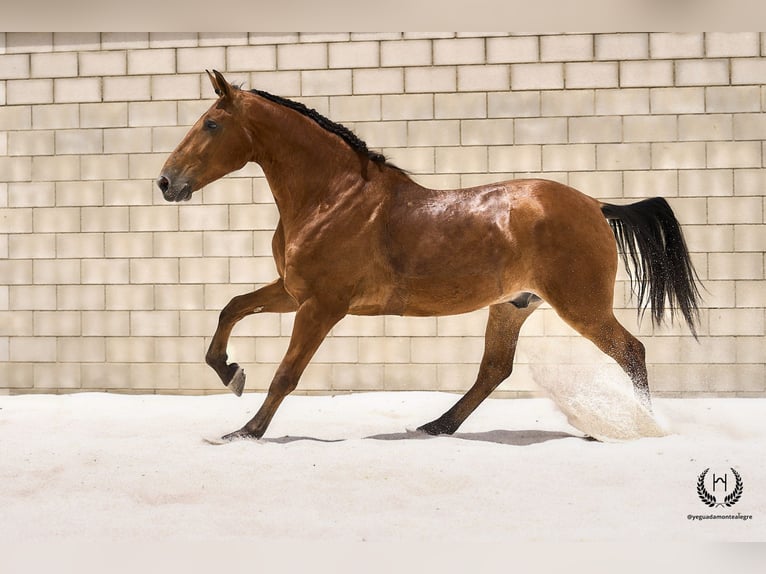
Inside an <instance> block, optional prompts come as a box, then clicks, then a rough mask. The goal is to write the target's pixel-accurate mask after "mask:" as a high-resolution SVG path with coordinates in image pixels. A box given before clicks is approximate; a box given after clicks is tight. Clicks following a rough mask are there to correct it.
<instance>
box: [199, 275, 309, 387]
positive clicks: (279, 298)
mask: <svg viewBox="0 0 766 574" xmlns="http://www.w3.org/2000/svg"><path fill="white" fill-rule="evenodd" d="M297 308H298V306H297V305H296V303H295V300H294V299H293V298H292V297H290V295H288V294H287V292H286V291H285V288H284V285H283V283H282V280H281V279H278V280H276V281H274V282H273V283H270V284H269V285H266V286H265V287H262V288H260V289H258V290H257V291H253V292H252V293H247V294H245V295H238V296H236V297H234V298H233V299H232V300H231V301H229V303H228V305H226V307H224V308H223V311H221V314H220V316H219V318H218V328H217V329H216V331H215V335H213V340H212V341H210V347H209V348H208V351H207V355H206V356H205V360H206V361H207V364H208V365H210V366H211V367H212V368H213V370H215V372H216V373H218V376H219V377H220V378H221V381H222V382H223V384H224V385H226V386H227V387H229V389H231V391H232V392H233V393H234V394H236V395H237V396H239V395H241V394H242V389H243V388H244V386H245V372H244V371H243V370H242V368H241V367H240V366H239V365H238V364H237V363H232V364H228V363H227V360H228V355H227V354H226V345H227V344H228V342H229V335H231V330H232V329H233V328H234V325H235V324H236V323H237V322H238V321H239V320H240V319H243V318H244V317H247V316H248V315H252V314H254V313H288V312H290V311H295V310H296V309H297Z"/></svg>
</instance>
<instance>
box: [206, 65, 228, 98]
mask: <svg viewBox="0 0 766 574" xmlns="http://www.w3.org/2000/svg"><path fill="white" fill-rule="evenodd" d="M205 72H207V76H208V78H210V83H211V84H213V89H214V90H215V93H216V95H218V96H221V97H224V98H225V97H229V96H230V95H231V86H230V85H229V82H227V81H226V78H224V77H223V74H221V72H219V71H218V70H213V73H212V74H211V73H210V70H205Z"/></svg>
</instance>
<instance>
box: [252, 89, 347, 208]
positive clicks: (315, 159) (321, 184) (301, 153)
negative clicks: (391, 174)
mask: <svg viewBox="0 0 766 574" xmlns="http://www.w3.org/2000/svg"><path fill="white" fill-rule="evenodd" d="M253 106H254V109H252V110H251V113H250V114H249V116H250V117H251V118H252V120H251V122H252V125H251V133H252V134H253V137H252V139H253V146H254V152H255V153H254V158H255V160H256V161H257V162H258V164H259V165H260V166H261V168H262V169H263V172H264V174H265V175H266V179H267V181H268V182H269V187H270V188H271V191H272V193H273V194H274V199H275V200H276V203H277V206H278V207H279V210H280V215H281V216H282V219H283V220H284V221H285V222H288V221H289V220H290V219H293V218H295V217H298V216H299V215H300V214H301V213H302V212H306V211H307V210H310V209H312V208H313V207H314V206H316V205H318V204H321V203H327V202H332V200H333V195H334V194H336V193H340V192H342V191H343V190H344V189H347V188H348V187H349V186H353V185H354V183H355V182H354V181H353V180H354V179H355V178H358V179H359V180H361V173H360V169H359V158H358V155H357V153H356V152H355V151H353V150H352V149H351V148H350V147H349V146H348V145H346V144H345V142H343V141H340V139H339V138H338V137H337V136H335V135H333V134H331V133H329V132H327V131H326V130H324V129H323V128H322V127H320V126H319V125H317V124H316V123H315V122H314V121H313V120H311V119H310V118H307V117H304V116H302V115H300V114H298V113H296V112H294V111H292V110H289V109H286V108H284V107H283V106H280V105H279V104H276V103H273V102H268V101H264V100H263V99H261V98H257V99H254V100H253Z"/></svg>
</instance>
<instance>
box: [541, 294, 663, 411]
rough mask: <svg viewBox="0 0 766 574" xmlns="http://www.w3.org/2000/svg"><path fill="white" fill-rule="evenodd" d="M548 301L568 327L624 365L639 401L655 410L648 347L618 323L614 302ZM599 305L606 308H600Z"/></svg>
mask: <svg viewBox="0 0 766 574" xmlns="http://www.w3.org/2000/svg"><path fill="white" fill-rule="evenodd" d="M548 301H549V303H550V304H551V306H552V307H553V309H554V310H555V311H556V312H557V313H558V315H559V316H560V317H561V318H562V319H563V320H564V321H565V322H566V323H568V324H569V325H570V326H571V327H573V328H574V329H575V330H576V331H577V332H578V333H580V334H581V335H582V336H584V337H585V338H587V339H589V340H590V341H591V342H593V343H594V344H595V345H596V346H597V347H598V348H599V349H600V350H601V351H602V352H604V353H606V354H607V355H609V356H610V357H611V358H612V359H614V360H615V361H616V362H617V364H618V365H620V367H621V368H622V370H623V371H625V373H626V374H627V375H628V377H630V380H631V382H632V383H633V390H634V392H635V394H636V397H637V398H638V399H639V400H640V401H641V403H642V404H643V405H644V406H645V407H646V408H647V409H649V410H651V398H650V394H649V377H648V375H647V371H646V353H645V350H644V345H643V343H641V341H639V340H638V339H636V337H634V336H633V335H631V334H630V333H629V332H628V330H627V329H626V328H625V327H623V326H622V325H621V324H620V322H619V321H617V319H616V318H615V316H614V313H613V312H612V309H611V298H609V299H607V298H603V299H598V300H597V299H591V300H588V299H587V298H584V299H580V300H578V299H575V298H567V299H566V300H565V301H564V300H562V301H560V300H558V299H557V298H556V297H553V298H551V299H548ZM598 301H600V302H601V303H602V304H601V305H598V304H596V303H597V302H598ZM606 301H608V302H609V305H608V306H607V305H606Z"/></svg>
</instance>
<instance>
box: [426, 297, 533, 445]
mask: <svg viewBox="0 0 766 574" xmlns="http://www.w3.org/2000/svg"><path fill="white" fill-rule="evenodd" d="M540 303H542V300H541V299H539V298H538V297H536V296H534V295H532V296H531V297H525V298H523V299H519V300H518V301H517V300H514V302H510V303H500V304H497V305H492V306H491V307H490V308H489V321H488V322H487V330H486V333H485V339H484V356H483V357H482V360H481V366H480V367H479V374H478V376H477V378H476V382H475V383H474V384H473V386H472V387H471V388H470V389H469V390H468V392H467V393H466V394H465V395H464V396H463V397H462V398H461V399H460V400H459V401H458V402H457V403H456V404H455V405H454V406H453V407H452V408H451V409H449V410H448V411H447V412H446V413H444V414H443V415H442V416H440V417H439V418H438V419H436V420H435V421H432V422H430V423H428V424H425V425H423V426H422V427H420V428H419V429H418V430H421V431H424V432H426V433H428V434H432V435H438V434H452V433H454V432H455V431H456V430H457V429H458V427H459V426H460V425H461V424H462V423H463V421H464V420H465V419H466V418H468V415H470V414H471V413H472V412H473V411H474V410H476V407H478V406H479V404H481V402H482V401H483V400H484V399H486V398H487V397H488V396H489V394H490V393H491V392H492V391H494V390H495V389H496V388H497V386H498V385H499V384H500V383H502V382H503V381H504V380H505V379H507V378H508V377H509V376H510V374H511V371H512V370H513V357H514V355H515V354H516V343H517V342H518V340H519V330H520V329H521V326H522V324H523V323H524V321H525V320H526V319H527V317H529V316H530V315H531V314H532V312H533V311H534V310H535V309H537V307H538V306H539V305H540Z"/></svg>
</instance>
